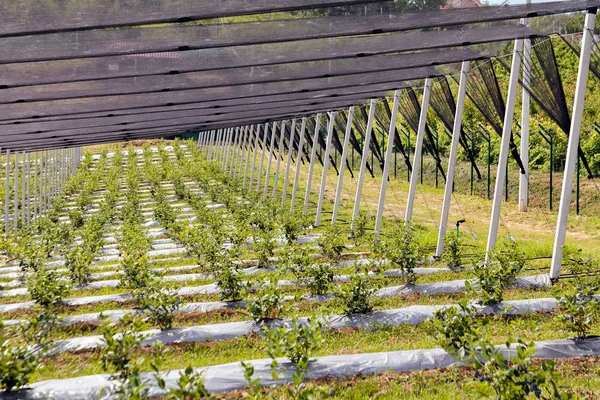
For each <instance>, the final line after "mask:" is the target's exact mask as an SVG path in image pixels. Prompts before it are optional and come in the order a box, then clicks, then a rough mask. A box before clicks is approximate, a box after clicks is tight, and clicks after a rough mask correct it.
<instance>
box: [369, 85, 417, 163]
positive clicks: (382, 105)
mask: <svg viewBox="0 0 600 400" xmlns="http://www.w3.org/2000/svg"><path fill="white" fill-rule="evenodd" d="M403 95H404V93H403ZM391 118H392V109H391V108H390V104H389V102H388V100H387V99H383V100H381V101H378V102H377V106H376V107H375V119H376V121H377V124H378V125H379V128H380V130H381V131H382V132H388V133H389V129H390V126H391ZM399 129H400V125H399V122H398V119H396V129H395V131H394V145H395V147H396V149H397V150H398V151H399V152H400V154H401V155H402V158H403V160H404V163H405V164H406V167H407V168H408V170H409V171H411V170H412V165H411V162H410V158H409V156H408V154H407V151H406V150H405V148H404V145H403V144H402V141H401V140H400V136H399V134H398V130H399ZM384 140H385V134H384ZM382 169H383V168H382Z"/></svg>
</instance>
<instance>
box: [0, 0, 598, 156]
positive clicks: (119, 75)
mask: <svg viewBox="0 0 600 400" xmlns="http://www.w3.org/2000/svg"><path fill="white" fill-rule="evenodd" d="M372 3H377V4H372ZM442 3H443V1H441V0H440V1H437V2H427V3H426V4H428V5H426V6H425V8H424V9H421V10H415V9H414V4H412V3H410V4H411V5H410V7H413V8H410V7H409V8H402V7H406V4H404V3H403V2H397V1H381V0H293V1H291V0H203V1H190V0H97V1H79V0H63V1H61V2H60V6H59V5H57V4H56V2H54V1H52V0H22V1H20V2H3V3H2V4H0V127H1V129H0V147H1V148H3V149H6V148H9V149H12V150H23V149H34V148H35V149H41V148H44V147H47V146H54V147H60V146H76V145H82V144H91V143H100V142H106V141H119V140H130V139H135V138H145V137H152V135H156V136H163V135H174V134H177V133H182V132H187V131H198V130H211V129H218V128H222V127H233V126H239V125H246V124H254V123H264V122H267V121H278V120H285V119H289V118H292V117H301V116H308V115H312V114H314V113H317V112H324V111H328V110H334V109H335V110H337V109H343V108H345V107H348V106H350V105H357V104H363V103H364V102H365V101H366V100H368V99H370V98H380V97H385V96H387V95H389V91H391V90H395V89H399V88H403V87H408V86H410V85H415V84H417V85H418V82H415V81H418V80H420V79H423V78H426V77H435V76H441V75H444V74H446V72H447V69H445V67H444V66H445V65H448V64H455V63H460V62H462V61H464V60H476V59H482V58H483V57H486V56H490V55H493V49H490V48H489V46H488V47H487V48H486V49H484V51H483V52H482V48H481V46H478V48H477V51H475V50H474V47H473V46H475V45H486V44H489V43H493V42H502V41H509V40H514V39H517V38H533V37H538V36H539V34H538V33H537V32H535V31H534V30H532V29H530V28H527V27H525V26H523V25H519V24H518V21H516V20H518V19H519V18H526V17H534V16H541V15H549V14H556V13H566V12H573V11H579V10H585V9H586V8H590V7H597V6H600V0H572V1H556V2H551V3H542V4H534V5H528V6H505V7H480V8H477V7H476V8H471V9H460V10H452V9H450V10H436V9H433V10H432V7H434V6H435V7H439V5H440V4H442ZM403 10H408V11H411V12H403ZM415 12H416V14H415ZM259 14H260V15H259ZM240 16H244V17H240ZM215 18H219V19H221V20H219V21H217V20H215ZM190 21H192V22H190ZM495 21H505V22H504V23H500V24H494V25H493V26H487V27H484V26H483V25H482V24H481V23H482V22H495ZM469 24H476V25H475V26H470V25H469ZM490 51H491V53H490ZM361 116H362V113H361Z"/></svg>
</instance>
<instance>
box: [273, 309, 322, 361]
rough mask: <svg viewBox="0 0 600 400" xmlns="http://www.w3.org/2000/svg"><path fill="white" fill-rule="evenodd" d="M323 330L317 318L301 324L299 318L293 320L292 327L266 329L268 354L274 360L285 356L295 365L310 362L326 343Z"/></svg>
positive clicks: (295, 317)
mask: <svg viewBox="0 0 600 400" xmlns="http://www.w3.org/2000/svg"><path fill="white" fill-rule="evenodd" d="M322 330H323V326H322V324H321V322H320V321H319V320H317V319H316V318H308V319H307V320H306V322H300V321H299V318H298V316H294V317H293V318H292V324H291V326H290V327H286V326H284V327H280V328H267V327H265V337H266V350H267V353H268V354H269V357H271V358H273V359H275V358H277V357H281V356H285V357H287V358H288V359H289V360H290V361H291V362H293V363H298V362H300V361H301V360H303V359H305V360H306V361H308V360H309V359H310V355H311V353H312V352H314V351H315V350H317V349H318V348H319V347H320V346H321V345H322V344H323V343H324V339H323V336H322Z"/></svg>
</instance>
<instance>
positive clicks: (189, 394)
mask: <svg viewBox="0 0 600 400" xmlns="http://www.w3.org/2000/svg"><path fill="white" fill-rule="evenodd" d="M203 397H210V395H209V393H208V391H207V390H206V388H205V387H204V376H203V375H202V373H200V372H195V371H194V369H193V368H192V367H190V366H188V367H187V368H186V369H185V371H183V372H180V373H179V380H178V381H177V387H175V388H171V389H170V390H169V394H168V395H167V400H194V399H200V398H203Z"/></svg>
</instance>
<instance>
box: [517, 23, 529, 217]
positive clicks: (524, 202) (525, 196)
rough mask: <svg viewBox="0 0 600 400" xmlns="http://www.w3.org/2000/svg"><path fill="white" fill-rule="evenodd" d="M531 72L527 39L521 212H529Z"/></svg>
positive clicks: (522, 114)
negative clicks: (528, 89)
mask: <svg viewBox="0 0 600 400" xmlns="http://www.w3.org/2000/svg"><path fill="white" fill-rule="evenodd" d="M521 22H522V23H524V24H526V25H527V26H530V25H531V23H530V20H529V19H524V20H522V21H521ZM530 71H531V40H529V39H525V42H524V46H523V86H524V88H523V98H522V111H521V162H522V164H523V168H524V170H525V173H524V174H523V173H520V174H519V212H527V208H528V205H529V133H530V126H529V114H530V106H531V104H530V103H531V97H530V95H529V92H528V91H527V89H525V88H526V87H527V88H528V87H529V81H530Z"/></svg>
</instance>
